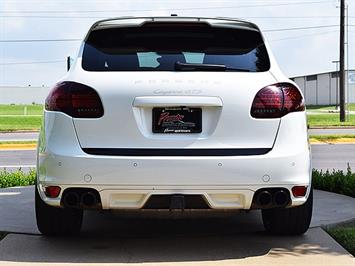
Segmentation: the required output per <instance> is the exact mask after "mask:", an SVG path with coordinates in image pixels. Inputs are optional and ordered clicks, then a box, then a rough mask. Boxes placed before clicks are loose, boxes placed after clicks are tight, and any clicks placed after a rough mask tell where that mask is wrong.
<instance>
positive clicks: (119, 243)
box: [0, 223, 354, 266]
mask: <svg viewBox="0 0 355 266" xmlns="http://www.w3.org/2000/svg"><path fill="white" fill-rule="evenodd" d="M159 224H160V223H159ZM188 227H191V228H193V229H194V230H193V231H192V230H191V231H192V232H179V233H172V232H170V231H168V233H166V231H165V230H163V233H159V232H161V231H162V230H161V229H160V228H157V226H154V224H153V229H151V228H145V229H148V230H149V232H148V233H147V231H145V232H146V233H145V234H144V233H143V234H141V233H140V234H139V235H138V236H137V235H136V234H134V233H133V234H132V235H129V233H128V235H127V234H125V235H124V236H117V235H114V236H109V237H107V236H95V237H92V236H82V237H80V238H79V237H76V238H45V237H41V236H28V235H15V234H10V235H8V236H7V237H6V238H5V239H4V240H2V241H1V242H0V265H21V266H22V265H33V266H34V265H36V266H37V265H41V266H43V265H51V266H53V265H90V266H94V265H108V264H110V265H167V266H172V265H210V266H212V265H213V266H215V265H217V266H222V265H223V266H227V265H252V266H258V265H262V266H268V265H272V266H277V265H279V266H289V265H293V266H295V265H299V266H301V265H302V266H305V265H312V266H313V265H319V266H330V265H332V266H354V257H352V256H351V255H350V254H348V253H347V252H346V251H345V250H344V249H343V248H342V247H341V246H340V245H339V244H337V243H336V242H335V241H334V240H333V239H331V237H330V236H328V235H327V234H326V233H325V232H324V231H323V230H322V229H320V228H314V229H311V230H309V231H308V232H307V234H306V235H304V236H298V237H273V236H268V235H264V234H263V233H260V232H254V233H236V232H235V230H233V228H232V227H228V228H227V229H226V230H224V232H221V231H220V230H217V231H216V230H215V228H205V230H206V229H207V230H208V232H205V231H202V232H201V229H199V227H198V226H196V225H194V226H188ZM136 228H138V229H139V228H140V226H139V225H136ZM185 228H186V226H185ZM196 230H197V231H196ZM228 230H231V231H229V232H227V231H228ZM180 231H181V230H180ZM139 232H141V230H139ZM150 232H153V235H152V233H150Z"/></svg>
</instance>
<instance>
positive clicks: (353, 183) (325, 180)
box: [312, 165, 355, 197]
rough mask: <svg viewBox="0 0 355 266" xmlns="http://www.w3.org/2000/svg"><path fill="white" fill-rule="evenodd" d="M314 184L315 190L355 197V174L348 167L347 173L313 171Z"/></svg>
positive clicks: (339, 171)
mask: <svg viewBox="0 0 355 266" xmlns="http://www.w3.org/2000/svg"><path fill="white" fill-rule="evenodd" d="M312 184H313V187H314V188H315V189H320V190H326V191H330V192H335V193H339V194H344V195H347V196H350V197H355V173H352V172H351V169H350V166H349V165H348V169H347V171H346V172H345V173H344V171H342V170H334V169H333V171H331V172H330V171H329V170H327V171H325V172H323V171H322V170H316V169H313V173H312Z"/></svg>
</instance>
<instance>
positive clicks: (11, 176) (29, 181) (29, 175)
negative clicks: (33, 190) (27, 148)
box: [0, 169, 36, 188]
mask: <svg viewBox="0 0 355 266" xmlns="http://www.w3.org/2000/svg"><path fill="white" fill-rule="evenodd" d="M35 182H36V171H35V170H34V169H31V170H30V171H29V172H23V171H22V170H21V169H18V170H16V171H13V172H10V171H7V170H6V169H4V170H2V171H0V188H7V187H18V186H30V185H34V184H35Z"/></svg>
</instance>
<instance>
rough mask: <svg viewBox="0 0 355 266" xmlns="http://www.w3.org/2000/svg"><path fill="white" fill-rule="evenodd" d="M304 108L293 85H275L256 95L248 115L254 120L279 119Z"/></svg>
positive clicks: (299, 95) (299, 94) (301, 98)
mask: <svg viewBox="0 0 355 266" xmlns="http://www.w3.org/2000/svg"><path fill="white" fill-rule="evenodd" d="M304 108H305V107H304V100H303V97H302V95H301V93H300V92H299V90H298V89H297V88H296V87H295V86H294V85H292V84H290V83H277V84H274V85H270V86H267V87H265V88H263V89H261V90H260V91H259V92H258V93H257V94H256V96H255V98H254V101H253V104H252V107H251V111H250V113H251V116H252V117H254V118H280V117H282V116H284V115H286V114H288V113H291V112H298V111H304Z"/></svg>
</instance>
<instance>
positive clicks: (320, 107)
mask: <svg viewBox="0 0 355 266" xmlns="http://www.w3.org/2000/svg"><path fill="white" fill-rule="evenodd" d="M307 110H312V111H327V110H335V105H307ZM349 110H350V111H355V103H351V104H349Z"/></svg>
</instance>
